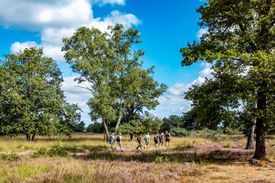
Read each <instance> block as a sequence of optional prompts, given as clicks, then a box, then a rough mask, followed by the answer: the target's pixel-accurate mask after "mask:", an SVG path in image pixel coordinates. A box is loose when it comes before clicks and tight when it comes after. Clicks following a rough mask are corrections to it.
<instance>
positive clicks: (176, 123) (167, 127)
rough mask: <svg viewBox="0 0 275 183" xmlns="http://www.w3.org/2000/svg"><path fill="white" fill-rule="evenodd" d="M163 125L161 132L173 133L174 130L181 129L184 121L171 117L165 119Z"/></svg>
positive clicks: (178, 117) (179, 117)
mask: <svg viewBox="0 0 275 183" xmlns="http://www.w3.org/2000/svg"><path fill="white" fill-rule="evenodd" d="M162 121H163V124H162V125H161V131H169V132H170V131H171V129H172V128H179V127H180V126H182V125H183V119H182V117H181V116H177V115H170V116H169V117H168V118H163V120H162Z"/></svg>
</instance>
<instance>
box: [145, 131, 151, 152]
mask: <svg viewBox="0 0 275 183" xmlns="http://www.w3.org/2000/svg"><path fill="white" fill-rule="evenodd" d="M144 141H145V149H147V148H149V143H150V135H149V133H146V134H145V136H144Z"/></svg>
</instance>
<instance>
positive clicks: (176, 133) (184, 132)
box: [170, 127, 190, 137]
mask: <svg viewBox="0 0 275 183" xmlns="http://www.w3.org/2000/svg"><path fill="white" fill-rule="evenodd" d="M170 133H171V135H172V136H178V137H185V136H188V135H189V134H190V133H189V132H188V131H187V130H186V129H184V128H180V127H177V128H172V129H171V131H170Z"/></svg>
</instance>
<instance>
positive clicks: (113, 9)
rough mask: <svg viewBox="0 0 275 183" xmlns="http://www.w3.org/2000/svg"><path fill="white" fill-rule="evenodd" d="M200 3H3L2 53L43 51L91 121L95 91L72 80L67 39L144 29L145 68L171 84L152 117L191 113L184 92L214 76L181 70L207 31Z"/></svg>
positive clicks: (200, 69)
mask: <svg viewBox="0 0 275 183" xmlns="http://www.w3.org/2000/svg"><path fill="white" fill-rule="evenodd" d="M202 3H203V2H202V1H201V0H186V1H184V0H158V1H154V0H93V1H91V0H45V1H36V0H2V1H1V2H0V41H1V44H0V55H1V56H2V55H3V54H7V53H16V52H18V51H19V50H22V49H24V48H26V47H30V46H37V47H43V48H44V52H45V54H46V55H47V56H51V57H53V58H54V59H55V60H57V62H58V64H59V66H60V68H61V70H62V72H63V76H64V79H65V82H64V84H63V89H64V90H65V94H66V96H67V99H68V101H69V102H72V103H78V104H79V105H80V107H81V108H83V111H84V112H83V120H84V121H85V123H87V124H88V123H90V120H89V117H88V115H87V113H88V111H89V109H88V107H87V106H86V101H87V99H88V98H89V97H90V96H91V94H90V93H88V92H87V91H84V90H82V89H80V88H78V87H76V84H75V83H74V82H73V78H74V77H75V74H74V73H73V72H72V71H71V69H70V68H69V66H68V65H67V64H66V63H65V61H64V59H63V53H62V52H61V51H60V48H61V47H62V41H61V40H62V38H63V37H67V36H71V35H72V33H73V32H74V30H75V29H76V28H77V27H79V26H83V25H84V26H88V27H96V28H99V29H100V30H102V31H105V30H106V27H107V26H108V25H110V24H111V25H114V24H115V23H122V24H124V26H125V27H134V28H137V29H139V30H140V32H141V38H142V41H143V42H142V43H141V44H140V45H139V47H140V48H141V49H143V50H144V51H145V56H144V57H143V58H142V60H144V66H145V67H150V66H153V65H154V66H155V75H154V77H155V79H156V80H157V81H159V82H161V83H165V84H167V85H168V87H169V89H168V91H167V93H166V94H164V95H163V96H162V97H160V99H159V101H160V105H159V106H158V107H157V108H156V110H154V111H152V113H153V114H154V115H156V116H159V117H166V116H169V115H170V114H181V113H182V112H184V111H188V110H189V109H190V102H189V101H186V100H184V92H185V91H187V90H188V88H189V87H190V86H191V85H192V84H200V83H202V82H203V81H204V78H205V77H210V76H211V71H210V67H209V65H205V64H204V65H203V64H201V63H197V64H194V65H192V66H188V67H182V66H181V64H180V62H181V60H182V57H181V54H180V53H179V49H180V48H181V47H184V46H185V45H186V44H187V42H189V41H193V40H198V39H199V36H200V34H202V33H203V32H204V31H205V30H204V29H200V27H199V26H198V23H197V22H198V21H199V14H198V13H196V8H198V7H199V6H200V5H202Z"/></svg>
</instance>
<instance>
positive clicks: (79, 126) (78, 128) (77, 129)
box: [74, 121, 86, 132]
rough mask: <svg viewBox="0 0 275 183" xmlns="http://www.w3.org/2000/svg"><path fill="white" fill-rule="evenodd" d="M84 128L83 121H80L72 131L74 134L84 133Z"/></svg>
mask: <svg viewBox="0 0 275 183" xmlns="http://www.w3.org/2000/svg"><path fill="white" fill-rule="evenodd" d="M85 130H86V128H85V123H84V122H83V121H81V122H80V123H78V124H77V125H76V126H75V128H74V131H75V132H85Z"/></svg>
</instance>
